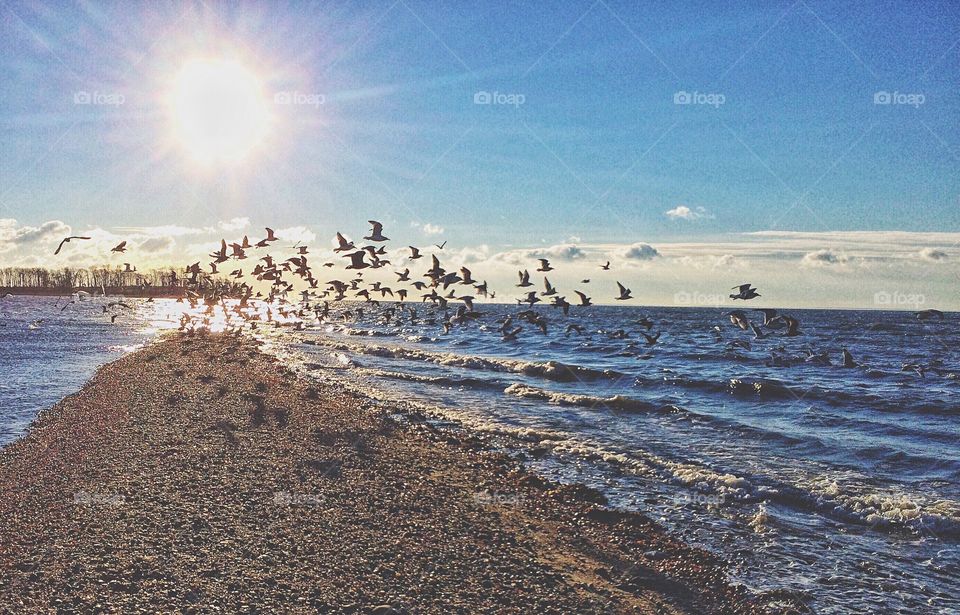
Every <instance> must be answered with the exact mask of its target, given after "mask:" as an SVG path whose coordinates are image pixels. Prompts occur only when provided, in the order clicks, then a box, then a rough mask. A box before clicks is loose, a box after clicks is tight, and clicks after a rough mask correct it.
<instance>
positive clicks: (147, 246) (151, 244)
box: [137, 236, 177, 253]
mask: <svg viewBox="0 0 960 615" xmlns="http://www.w3.org/2000/svg"><path fill="white" fill-rule="evenodd" d="M176 243H177V242H176V240H174V238H173V237H169V236H167V237H150V238H149V239H145V240H144V241H142V242H141V243H140V245H139V246H137V248H138V249H139V250H143V251H144V252H148V253H157V252H169V251H170V250H171V249H172V248H173V246H174V245H175V244H176Z"/></svg>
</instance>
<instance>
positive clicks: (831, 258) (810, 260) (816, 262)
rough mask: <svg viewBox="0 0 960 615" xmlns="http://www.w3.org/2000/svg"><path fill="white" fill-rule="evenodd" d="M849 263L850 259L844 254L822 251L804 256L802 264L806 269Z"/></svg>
mask: <svg viewBox="0 0 960 615" xmlns="http://www.w3.org/2000/svg"><path fill="white" fill-rule="evenodd" d="M849 261H850V257H848V256H847V255H846V254H842V253H838V252H834V251H833V250H826V249H824V250H816V251H814V252H808V253H807V254H804V255H803V260H802V264H803V265H805V266H807V267H829V266H833V265H844V264H846V263H848V262H849Z"/></svg>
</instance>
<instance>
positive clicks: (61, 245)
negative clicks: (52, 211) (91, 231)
mask: <svg viewBox="0 0 960 615" xmlns="http://www.w3.org/2000/svg"><path fill="white" fill-rule="evenodd" d="M74 239H90V238H89V237H80V236H79V235H71V236H70V237H66V238H64V240H63V241H61V242H60V245H59V246H57V250H56V252H54V253H53V255H54V256H56V255H57V254H60V250H62V249H63V244H65V243H70V241H71V240H74Z"/></svg>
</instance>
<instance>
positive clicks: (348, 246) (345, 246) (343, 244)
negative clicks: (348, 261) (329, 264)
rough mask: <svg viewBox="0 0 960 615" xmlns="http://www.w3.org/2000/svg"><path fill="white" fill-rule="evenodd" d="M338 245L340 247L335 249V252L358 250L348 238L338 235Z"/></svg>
mask: <svg viewBox="0 0 960 615" xmlns="http://www.w3.org/2000/svg"><path fill="white" fill-rule="evenodd" d="M337 243H339V244H340V245H339V246H337V247H336V248H334V250H333V251H334V252H348V251H350V250H356V249H357V247H356V246H355V245H353V242H352V241H347V238H346V237H344V236H343V235H341V234H340V233H337Z"/></svg>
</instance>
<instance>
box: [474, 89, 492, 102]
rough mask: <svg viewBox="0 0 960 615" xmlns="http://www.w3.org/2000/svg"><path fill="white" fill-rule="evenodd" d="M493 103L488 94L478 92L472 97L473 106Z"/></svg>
mask: <svg viewBox="0 0 960 615" xmlns="http://www.w3.org/2000/svg"><path fill="white" fill-rule="evenodd" d="M492 102H493V96H491V95H490V92H486V91H483V90H481V91H479V92H477V93H476V94H474V95H473V104H475V105H489V104H491V103H492Z"/></svg>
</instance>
